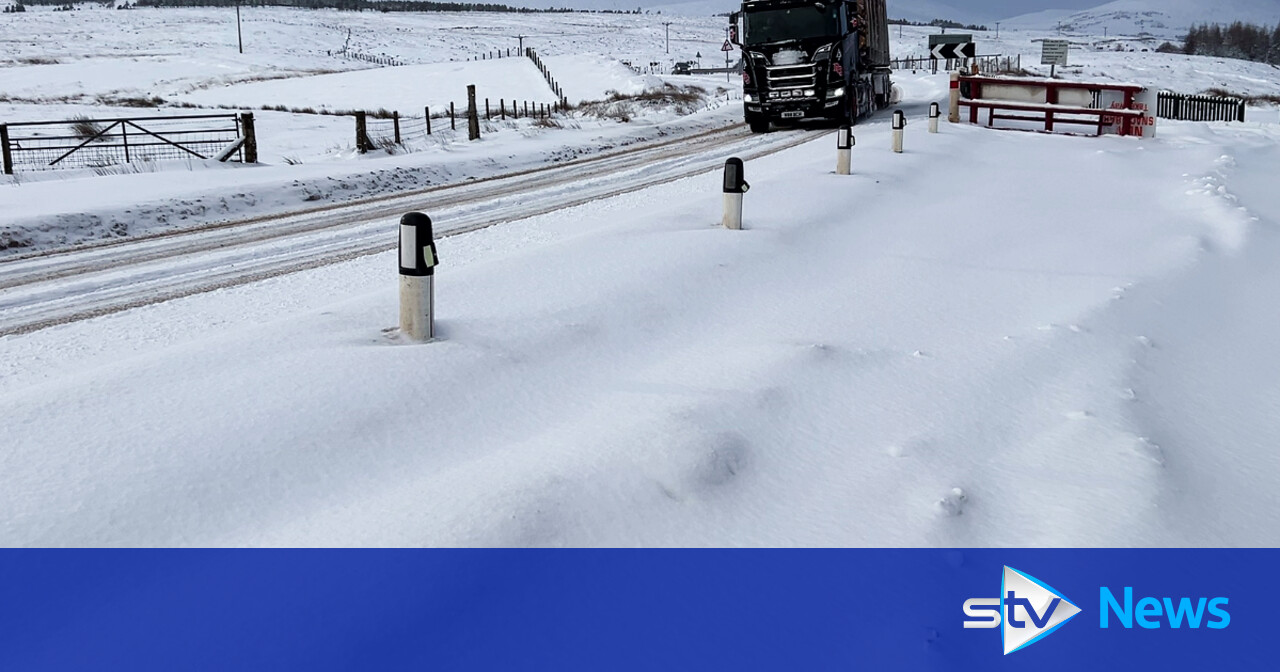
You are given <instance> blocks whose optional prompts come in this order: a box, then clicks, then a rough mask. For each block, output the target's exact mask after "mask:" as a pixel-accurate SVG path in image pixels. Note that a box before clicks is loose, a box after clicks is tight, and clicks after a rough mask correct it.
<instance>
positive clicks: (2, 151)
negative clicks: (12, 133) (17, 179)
mask: <svg viewBox="0 0 1280 672" xmlns="http://www.w3.org/2000/svg"><path fill="white" fill-rule="evenodd" d="M0 155H3V161H0V163H3V164H4V174H5V175H12V174H13V153H12V152H10V151H9V125H8V124H0Z"/></svg>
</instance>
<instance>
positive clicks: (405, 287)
mask: <svg viewBox="0 0 1280 672" xmlns="http://www.w3.org/2000/svg"><path fill="white" fill-rule="evenodd" d="M436 262H437V257H436V243H435V237H434V235H433V233H432V231H431V218H430V217H428V216H426V215H424V214H422V213H421V212H410V213H409V214H407V215H405V216H403V217H401V218H400V333H401V334H404V335H405V336H406V337H408V338H410V339H412V340H415V341H429V340H431V339H432V338H435V335H436V324H435V315H434V313H435V272H436V270H435V269H436Z"/></svg>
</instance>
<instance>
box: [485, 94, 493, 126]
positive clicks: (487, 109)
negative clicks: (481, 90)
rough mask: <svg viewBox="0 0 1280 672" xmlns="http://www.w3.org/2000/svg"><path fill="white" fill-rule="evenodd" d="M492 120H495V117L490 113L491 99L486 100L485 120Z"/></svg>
mask: <svg viewBox="0 0 1280 672" xmlns="http://www.w3.org/2000/svg"><path fill="white" fill-rule="evenodd" d="M492 118H493V115H492V114H491V113H490V112H489V99H488V98H485V99H484V120H485V121H488V120H490V119H492Z"/></svg>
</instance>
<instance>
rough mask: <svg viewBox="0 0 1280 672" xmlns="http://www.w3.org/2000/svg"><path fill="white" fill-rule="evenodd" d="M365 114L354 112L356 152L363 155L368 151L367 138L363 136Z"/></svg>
mask: <svg viewBox="0 0 1280 672" xmlns="http://www.w3.org/2000/svg"><path fill="white" fill-rule="evenodd" d="M365 123H366V120H365V113H364V112H356V151H357V152H359V153H361V154H364V153H365V152H367V151H369V144H368V136H367V135H366V134H365V128H366V126H365Z"/></svg>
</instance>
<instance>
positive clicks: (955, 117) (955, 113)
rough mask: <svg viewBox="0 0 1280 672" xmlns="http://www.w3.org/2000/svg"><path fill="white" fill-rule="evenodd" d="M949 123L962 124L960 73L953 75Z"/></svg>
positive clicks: (948, 115)
mask: <svg viewBox="0 0 1280 672" xmlns="http://www.w3.org/2000/svg"><path fill="white" fill-rule="evenodd" d="M947 121H949V122H951V123H953V124H958V123H960V73H958V72H953V73H951V109H949V110H947Z"/></svg>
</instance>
